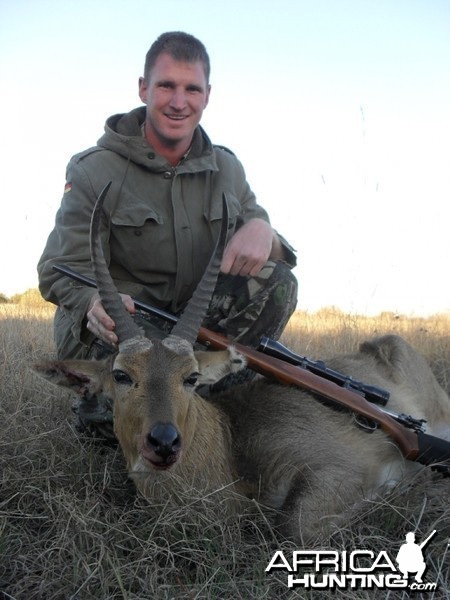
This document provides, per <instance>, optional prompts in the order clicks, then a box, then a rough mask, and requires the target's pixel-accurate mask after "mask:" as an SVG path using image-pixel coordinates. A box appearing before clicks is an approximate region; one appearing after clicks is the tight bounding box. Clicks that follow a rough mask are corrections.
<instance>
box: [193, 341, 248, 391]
mask: <svg viewBox="0 0 450 600" xmlns="http://www.w3.org/2000/svg"><path fill="white" fill-rule="evenodd" d="M195 358H196V359H197V362H198V366H199V371H200V376H199V378H198V384H199V385H200V384H211V383H216V382H217V381H219V379H222V377H225V375H228V374H229V373H237V372H238V371H242V369H244V368H245V366H246V364H247V363H246V360H245V358H244V357H243V356H242V354H239V352H237V351H236V349H235V348H234V347H233V346H229V347H228V349H227V350H221V351H218V352H202V351H199V352H195Z"/></svg>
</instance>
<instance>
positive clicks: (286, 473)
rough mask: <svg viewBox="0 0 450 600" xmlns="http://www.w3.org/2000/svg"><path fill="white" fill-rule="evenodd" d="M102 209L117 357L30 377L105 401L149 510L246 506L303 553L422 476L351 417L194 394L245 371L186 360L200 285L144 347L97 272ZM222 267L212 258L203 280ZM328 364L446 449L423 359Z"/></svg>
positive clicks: (255, 395)
mask: <svg viewBox="0 0 450 600" xmlns="http://www.w3.org/2000/svg"><path fill="white" fill-rule="evenodd" d="M101 196H102V195H101ZM100 199H101V197H100V198H99V201H98V202H97V205H96V208H95V209H94V214H93V219H92V228H91V229H92V233H91V236H92V237H91V251H92V262H93V269H94V273H95V276H96V281H97V286H98V289H99V293H100V296H101V298H102V302H103V304H104V306H105V309H106V310H107V312H108V313H109V314H110V315H111V317H112V318H113V320H114V321H115V323H116V333H117V335H118V338H119V344H118V351H117V353H116V354H115V355H114V356H113V357H112V358H110V359H109V358H108V359H105V360H103V361H87V360H71V361H70V360H67V361H49V362H46V363H42V364H38V365H34V369H35V370H36V371H37V372H38V373H39V374H40V375H41V376H43V377H44V378H46V379H47V380H49V381H50V382H52V383H54V384H56V385H59V386H63V387H67V388H70V389H71V390H72V391H73V392H75V393H77V394H79V395H80V396H84V395H86V394H90V395H93V394H98V393H103V394H107V395H108V396H109V397H110V398H111V399H112V401H113V410H114V429H115V434H116V436H117V439H118V441H119V444H120V446H121V449H122V451H123V454H124V457H125V459H126V462H127V469H128V473H129V476H130V477H131V479H133V481H134V483H135V485H136V487H137V489H138V490H139V491H140V492H141V493H142V494H143V495H144V496H146V497H147V498H148V499H149V500H150V502H154V501H155V500H156V499H158V498H159V497H160V496H161V495H165V494H166V495H168V496H171V497H180V498H181V497H182V496H183V495H185V494H187V495H188V496H189V494H191V495H195V494H204V495H207V494H208V495H210V496H211V497H214V498H215V499H216V500H217V502H218V503H219V502H222V503H224V504H227V505H229V506H231V507H232V509H233V510H237V511H239V510H241V509H242V506H243V504H245V499H246V498H252V499H254V500H256V501H258V502H259V503H260V505H261V506H262V507H267V508H269V509H270V512H271V513H275V514H276V519H275V520H276V525H277V526H278V528H279V531H280V534H281V535H284V536H288V537H291V538H294V539H295V540H297V541H300V542H303V543H306V540H310V539H314V538H315V536H317V534H318V532H319V531H323V530H324V528H325V529H327V528H330V527H332V526H336V525H337V524H338V523H339V521H340V519H342V517H343V515H344V513H345V512H346V511H347V510H348V508H349V507H351V506H352V505H354V504H355V503H357V502H358V501H360V500H361V499H362V498H367V497H371V496H373V495H374V494H377V493H381V491H382V489H383V488H384V486H386V485H387V484H391V483H393V482H397V481H399V480H400V479H401V478H402V477H403V476H404V475H406V474H407V473H408V472H409V471H411V470H414V469H418V468H420V466H419V465H418V464H417V463H412V462H408V461H405V460H404V458H403V457H402V455H401V453H400V451H399V449H398V447H397V446H396V445H395V444H394V443H393V441H392V440H391V439H390V438H389V437H388V436H387V434H385V433H384V432H383V431H382V430H380V429H377V430H376V431H374V432H373V433H367V432H366V431H363V430H362V429H361V428H360V427H358V425H357V424H356V423H355V421H354V418H353V415H351V414H350V413H347V412H345V411H344V412H342V411H337V410H333V409H331V408H330V407H329V406H326V405H324V404H323V403H321V402H318V401H317V399H316V398H314V397H313V396H312V395H311V394H309V393H308V392H306V391H303V390H300V389H297V388H294V387H288V386H284V385H282V384H280V383H276V382H273V381H270V380H268V379H266V378H265V377H262V376H258V377H256V378H255V380H254V381H252V382H251V383H245V384H242V385H239V386H236V387H234V388H231V389H229V390H226V391H224V392H222V393H220V394H213V395H211V396H210V397H209V398H206V399H205V398H203V397H201V396H200V395H199V394H198V393H197V392H196V387H197V386H198V385H200V384H202V383H211V382H214V381H217V380H218V379H220V378H221V377H223V376H224V375H225V374H226V373H231V372H236V371H238V370H240V369H242V368H244V367H245V359H244V358H243V357H242V355H240V354H239V353H238V352H237V351H236V350H235V349H234V347H233V346H230V347H229V348H228V350H226V351H217V352H211V351H196V350H194V342H195V340H196V338H197V332H198V329H199V327H200V324H201V321H202V319H203V314H204V312H205V310H206V307H205V306H204V305H205V300H204V299H203V305H202V307H201V309H200V310H198V306H197V304H201V302H200V303H199V302H198V299H199V297H202V296H204V295H205V293H204V292H205V289H204V280H203V279H202V281H201V282H200V284H199V286H198V290H201V291H198V293H197V292H196V293H195V294H194V296H193V298H192V300H191V302H190V303H189V305H188V307H187V308H186V310H185V312H184V314H183V315H182V316H181V318H180V319H179V321H178V323H177V324H176V325H175V327H174V329H173V330H172V332H171V334H169V335H168V336H167V337H166V338H165V339H163V340H150V339H147V338H146V337H145V336H144V335H143V333H142V331H141V330H140V329H139V328H138V327H137V326H136V324H135V323H134V321H133V320H132V318H131V317H130V315H129V314H128V313H127V312H126V310H125V309H124V307H123V304H122V301H121V299H120V296H119V294H118V292H117V290H116V289H115V287H114V284H113V282H112V279H111V277H110V275H109V272H108V269H107V267H106V263H105V261H104V256H103V251H102V248H101V243H100V238H99V234H98V229H99V221H100V211H101V202H100ZM219 263H220V261H218V260H217V257H215V258H214V257H213V259H212V260H211V261H210V265H209V267H208V269H207V271H208V275H205V276H204V279H205V278H206V279H208V277H211V272H214V270H215V271H216V272H217V271H218V264H219ZM214 281H215V280H214V277H213V283H214ZM210 283H211V281H210ZM208 293H209V292H208ZM206 296H207V298H206V305H207V302H209V296H208V294H206ZM328 364H329V365H330V367H331V368H333V369H336V370H337V369H338V370H340V371H341V372H343V373H345V374H348V375H351V376H353V377H355V378H358V379H359V380H362V381H365V382H367V383H368V384H372V385H376V386H379V387H382V388H384V389H386V390H387V391H388V392H390V400H389V403H388V407H389V408H390V409H391V410H393V411H396V412H399V413H401V412H403V413H408V414H410V413H411V414H414V416H415V417H417V418H422V419H425V420H426V422H427V432H429V433H432V434H433V435H438V436H441V437H446V438H448V439H450V401H449V398H448V396H447V394H446V393H445V392H444V390H443V389H442V388H441V387H440V385H439V384H438V382H437V380H436V379H435V377H434V375H433V373H432V371H431V369H430V367H429V366H428V365H427V363H426V362H425V360H424V359H423V357H422V356H421V355H420V354H419V353H418V352H417V351H416V350H414V349H413V348H412V347H411V346H410V345H409V344H407V343H406V341H404V340H403V339H401V338H400V337H397V336H393V335H388V336H384V337H381V338H377V339H375V340H372V341H369V342H366V343H364V344H362V345H361V346H360V348H359V350H358V351H357V352H355V353H354V354H351V355H346V356H340V357H336V358H335V359H332V360H330V361H328Z"/></svg>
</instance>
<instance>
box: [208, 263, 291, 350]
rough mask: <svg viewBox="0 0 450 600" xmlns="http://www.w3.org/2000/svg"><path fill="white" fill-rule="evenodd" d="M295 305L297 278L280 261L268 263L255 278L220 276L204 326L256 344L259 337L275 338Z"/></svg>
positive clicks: (244, 342)
mask: <svg viewBox="0 0 450 600" xmlns="http://www.w3.org/2000/svg"><path fill="white" fill-rule="evenodd" d="M296 304H297V281H296V279H295V277H294V276H293V274H292V272H291V270H290V268H289V267H288V266H287V265H286V264H284V263H282V262H271V261H269V262H267V263H266V264H265V266H264V267H263V268H262V269H261V271H260V272H259V273H258V275H257V276H256V277H241V276H234V277H233V276H230V275H219V279H218V281H217V285H216V289H215V291H214V294H213V297H212V300H211V303H210V306H209V309H208V312H207V315H206V318H205V320H204V322H203V325H204V326H205V327H207V328H208V329H212V330H213V331H217V332H221V333H224V334H225V335H227V336H228V337H229V338H231V339H233V340H235V341H237V342H240V343H242V344H246V345H247V346H258V344H259V340H260V338H261V336H263V335H265V336H268V337H271V338H274V339H278V338H279V337H280V335H281V334H282V332H283V330H284V328H285V327H286V325H287V322H288V321H289V318H290V317H291V315H292V313H293V312H294V310H295V306H296Z"/></svg>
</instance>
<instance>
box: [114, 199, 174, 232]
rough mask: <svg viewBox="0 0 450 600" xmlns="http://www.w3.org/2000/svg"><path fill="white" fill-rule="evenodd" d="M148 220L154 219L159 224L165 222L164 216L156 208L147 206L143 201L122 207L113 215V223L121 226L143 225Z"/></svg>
mask: <svg viewBox="0 0 450 600" xmlns="http://www.w3.org/2000/svg"><path fill="white" fill-rule="evenodd" d="M147 221H154V222H155V223H157V224H158V225H162V224H163V223H164V219H163V217H162V216H161V215H160V214H159V213H158V212H157V211H156V210H155V209H154V208H152V207H150V206H145V205H143V204H142V202H141V203H140V204H134V205H130V204H127V205H126V206H125V207H120V209H118V210H116V211H114V214H113V215H112V216H111V222H112V224H113V225H117V226H119V227H143V226H144V224H145V223H146V222H147Z"/></svg>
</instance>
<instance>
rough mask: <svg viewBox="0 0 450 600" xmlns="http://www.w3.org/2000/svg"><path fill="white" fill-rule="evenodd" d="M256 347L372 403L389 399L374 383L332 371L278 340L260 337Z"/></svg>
mask: <svg viewBox="0 0 450 600" xmlns="http://www.w3.org/2000/svg"><path fill="white" fill-rule="evenodd" d="M257 349H258V350H259V352H262V353H263V354H267V355H268V356H273V357H274V358H278V359H279V360H284V361H285V362H288V363H290V364H291V365H295V366H296V367H300V368H302V369H305V370H306V371H310V372H311V373H314V374H315V375H319V376H320V377H323V378H324V379H328V380H329V381H332V382H333V383H336V384H337V385H340V386H341V387H344V388H347V389H349V390H352V391H353V392H356V393H358V394H361V396H364V398H365V399H366V400H368V401H369V402H373V403H374V404H380V405H381V406H385V405H386V404H387V401H388V400H389V396H390V394H389V392H388V391H387V390H383V389H382V388H379V387H377V386H375V385H367V384H365V383H362V382H361V381H357V380H356V379H353V377H350V376H349V375H344V374H343V373H339V372H338V371H334V370H333V369H330V368H329V367H327V366H326V364H325V363H324V362H323V361H321V360H320V361H314V360H310V359H309V358H306V357H305V356H300V354H296V353H295V352H293V351H292V350H290V349H289V348H287V347H286V346H284V345H283V344H281V343H280V342H277V341H276V340H272V339H271V338H268V337H262V338H261V339H260V342H259V346H258V348H257Z"/></svg>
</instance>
